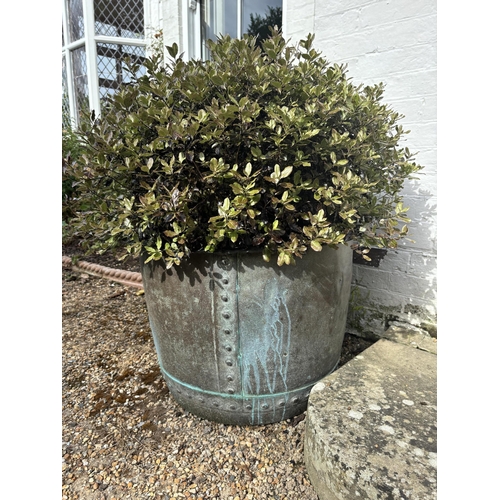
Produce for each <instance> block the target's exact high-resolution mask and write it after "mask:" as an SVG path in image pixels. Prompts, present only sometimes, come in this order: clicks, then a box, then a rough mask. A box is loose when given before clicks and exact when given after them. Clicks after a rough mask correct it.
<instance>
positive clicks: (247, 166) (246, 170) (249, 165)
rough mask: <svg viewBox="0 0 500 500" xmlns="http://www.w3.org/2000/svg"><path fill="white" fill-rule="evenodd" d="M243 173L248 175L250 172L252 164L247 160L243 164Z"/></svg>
mask: <svg viewBox="0 0 500 500" xmlns="http://www.w3.org/2000/svg"><path fill="white" fill-rule="evenodd" d="M244 172H245V175H246V176H247V177H250V174H251V173H252V164H251V163H250V162H248V163H247V164H246V165H245V170H244Z"/></svg>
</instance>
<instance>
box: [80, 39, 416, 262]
mask: <svg viewBox="0 0 500 500" xmlns="http://www.w3.org/2000/svg"><path fill="white" fill-rule="evenodd" d="M313 38H314V37H313V36H312V35H309V36H308V37H307V38H306V39H304V40H302V41H301V42H300V43H299V44H298V45H297V47H292V46H289V45H287V43H286V42H285V40H284V39H283V38H282V36H281V35H280V34H279V32H277V31H274V32H273V34H272V36H271V37H270V38H268V39H266V40H264V41H263V42H262V48H260V47H259V46H258V45H257V43H256V39H255V38H252V37H249V36H245V37H244V38H243V39H242V40H238V39H231V38H229V37H222V38H220V39H218V40H217V42H209V43H211V44H210V51H211V54H212V60H211V61H206V62H202V61H194V60H192V61H189V62H185V61H184V60H183V59H182V58H181V57H180V56H178V54H177V46H176V45H175V44H174V46H172V47H167V49H168V51H169V54H170V56H171V59H170V61H168V62H167V63H166V65H165V66H164V67H162V66H161V65H160V63H159V57H157V56H153V57H152V58H150V59H148V60H146V62H145V63H144V64H145V66H146V67H147V70H148V72H147V74H146V75H144V76H141V77H138V78H137V79H136V80H135V81H134V82H133V83H132V84H130V85H127V86H124V87H123V88H122V89H121V90H120V91H119V92H117V93H116V94H115V96H114V97H113V98H111V100H110V101H109V103H108V104H107V107H106V109H105V110H104V111H103V114H102V117H101V119H100V120H97V121H94V122H93V123H92V124H90V125H88V124H85V122H84V124H83V125H82V129H81V132H80V134H81V139H82V142H83V143H84V146H83V148H84V152H83V155H82V156H81V158H82V159H81V161H78V162H77V163H76V164H75V165H73V167H72V169H73V170H72V172H71V173H72V175H73V176H74V177H75V178H76V183H77V187H78V190H79V193H80V197H81V201H82V202H84V205H85V206H86V207H88V210H85V211H82V212H80V213H79V214H78V218H77V220H76V221H75V224H76V226H75V229H76V230H77V231H78V232H79V233H80V235H81V236H82V237H83V238H84V240H85V241H86V244H87V248H89V249H91V250H96V251H106V250H108V249H113V248H116V247H118V246H122V245H123V244H125V246H126V247H127V249H128V251H129V252H131V253H134V254H135V255H138V254H140V253H141V252H145V253H146V254H148V255H147V259H148V260H151V259H154V260H159V259H162V258H163V259H165V260H166V262H167V265H168V266H172V265H174V264H178V263H179V262H180V261H181V260H182V259H183V258H185V257H187V256H189V254H190V253H191V252H193V251H206V252H213V251H215V250H217V251H230V250H242V249H245V250H247V249H255V248H258V249H261V251H262V254H263V257H264V259H265V260H266V261H269V259H271V256H272V255H274V256H275V258H277V262H278V264H279V265H282V264H290V263H293V262H294V258H295V257H301V256H302V255H303V254H304V253H305V252H306V251H308V250H310V249H311V250H313V251H320V250H321V249H322V247H323V246H324V245H328V246H332V247H336V246H337V245H339V244H343V243H346V244H347V243H350V244H353V246H354V247H356V246H357V247H358V248H359V249H361V248H368V247H371V246H375V247H390V248H394V247H396V246H397V241H398V240H399V239H400V238H401V237H403V236H405V235H406V233H407V226H406V225H405V223H406V222H408V219H407V218H406V216H405V212H406V210H407V209H406V208H404V207H403V204H402V198H401V194H400V192H401V190H402V188H403V183H404V181H405V179H407V178H409V177H411V175H412V174H413V173H414V172H416V171H418V170H419V169H420V168H421V167H419V166H418V165H417V164H416V163H414V161H413V156H412V154H411V153H410V152H409V150H408V149H407V148H403V147H400V146H399V143H400V140H401V139H402V137H403V135H404V134H405V133H406V132H405V131H404V130H403V128H402V127H401V126H400V125H398V121H399V120H400V118H401V115H399V114H398V113H397V112H395V111H393V110H392V109H390V108H389V107H388V106H387V105H386V104H384V103H383V102H382V96H383V86H382V84H379V85H373V86H355V85H354V84H353V83H352V82H351V81H350V79H348V78H347V76H346V68H345V66H339V65H337V64H333V65H331V64H329V63H328V62H327V61H326V60H325V59H324V58H323V57H322V56H321V54H320V53H318V52H317V51H316V50H315V49H314V48H313V47H312V43H313ZM131 73H132V74H134V73H135V71H134V69H133V68H132V69H131ZM359 251H361V250H359Z"/></svg>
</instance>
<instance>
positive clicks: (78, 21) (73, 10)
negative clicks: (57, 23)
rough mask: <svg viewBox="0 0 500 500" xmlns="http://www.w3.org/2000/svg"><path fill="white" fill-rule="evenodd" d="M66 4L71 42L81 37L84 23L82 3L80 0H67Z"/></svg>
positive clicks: (83, 32)
mask: <svg viewBox="0 0 500 500" xmlns="http://www.w3.org/2000/svg"><path fill="white" fill-rule="evenodd" d="M67 2H68V3H67V6H68V22H69V26H68V28H69V37H70V40H71V41H72V42H74V41H75V40H79V39H80V38H83V36H84V34H85V31H84V23H83V5H82V0H67Z"/></svg>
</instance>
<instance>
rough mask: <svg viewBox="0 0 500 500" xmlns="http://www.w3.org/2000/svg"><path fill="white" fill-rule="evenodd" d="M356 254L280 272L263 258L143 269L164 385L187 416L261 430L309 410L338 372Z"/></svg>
mask: <svg viewBox="0 0 500 500" xmlns="http://www.w3.org/2000/svg"><path fill="white" fill-rule="evenodd" d="M351 273H352V251H351V250H350V248H349V247H347V246H341V247H339V249H338V250H334V249H330V248H324V249H323V250H322V251H321V252H318V253H316V252H309V253H308V254H307V255H306V256H304V258H303V259H297V264H296V265H295V266H282V267H278V266H277V265H276V264H274V263H266V262H264V261H263V259H262V256H261V253H260V252H258V253H257V252H255V253H253V252H246V253H224V254H221V253H219V254H217V253H214V254H207V253H197V254H192V255H191V257H190V259H189V260H188V261H187V262H185V263H182V265H181V266H177V267H175V266H174V267H173V268H171V269H169V270H166V269H165V266H164V265H163V264H162V263H158V262H155V263H153V262H149V263H148V264H142V276H143V285H144V290H145V295H146V303H147V306H148V312H149V319H150V323H151V328H152V332H153V337H154V342H155V345H156V349H157V352H158V359H159V363H160V367H161V369H162V373H163V376H164V377H165V380H166V381H167V384H168V386H169V388H170V390H171V393H172V395H173V396H174V398H175V399H176V400H177V401H178V402H179V404H180V405H181V406H182V407H183V408H185V409H186V410H188V411H190V412H192V413H194V414H196V415H198V416H200V417H203V418H206V419H209V420H214V421H218V422H223V423H226V424H237V425H260V424H267V423H271V422H277V421H280V420H284V419H288V418H291V417H293V416H295V415H297V414H299V413H301V412H302V411H304V410H305V408H306V406H307V398H308V395H309V392H310V389H311V388H312V386H313V385H314V384H315V383H316V382H318V380H320V379H321V378H323V377H324V376H326V375H328V374H329V373H331V372H332V371H333V370H334V368H335V366H336V365H337V363H338V360H339V358H340V351H341V347H342V341H343V338H344V331H345V323H346V316H347V307H348V301H349V295H350V287H351Z"/></svg>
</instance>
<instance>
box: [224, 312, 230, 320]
mask: <svg viewBox="0 0 500 500" xmlns="http://www.w3.org/2000/svg"><path fill="white" fill-rule="evenodd" d="M222 317H223V318H226V319H229V318H230V317H231V315H230V314H229V313H228V312H224V313H222Z"/></svg>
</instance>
